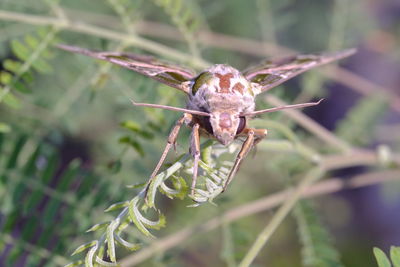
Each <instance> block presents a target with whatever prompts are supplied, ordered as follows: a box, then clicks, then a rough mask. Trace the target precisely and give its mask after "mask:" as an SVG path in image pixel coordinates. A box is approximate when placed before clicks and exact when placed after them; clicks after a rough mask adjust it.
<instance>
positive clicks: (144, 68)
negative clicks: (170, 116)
mask: <svg viewBox="0 0 400 267" xmlns="http://www.w3.org/2000/svg"><path fill="white" fill-rule="evenodd" d="M57 46H58V47H59V48H61V49H64V50H67V51H70V52H74V53H79V54H83V55H86V56H89V57H93V58H97V59H102V60H106V61H109V62H112V63H114V64H117V65H120V66H122V67H125V68H127V69H131V70H133V71H136V72H138V73H141V74H143V75H146V76H148V77H150V78H152V79H154V80H157V81H159V82H161V83H163V84H166V85H168V86H171V87H174V88H176V89H179V90H182V91H184V92H185V93H189V92H188V91H187V89H186V88H185V87H184V86H182V83H183V82H186V81H188V80H191V79H192V78H193V77H194V76H195V73H193V72H192V71H191V70H187V69H184V68H181V67H178V66H173V65H170V64H165V63H163V62H160V61H157V60H155V59H154V58H153V57H151V56H144V55H137V54H131V53H123V52H121V53H119V52H95V51H91V50H87V49H84V48H80V47H75V46H69V45H57Z"/></svg>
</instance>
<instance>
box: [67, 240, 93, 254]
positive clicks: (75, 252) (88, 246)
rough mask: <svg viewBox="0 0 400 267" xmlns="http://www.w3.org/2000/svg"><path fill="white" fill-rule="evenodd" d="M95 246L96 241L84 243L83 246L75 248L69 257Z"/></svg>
mask: <svg viewBox="0 0 400 267" xmlns="http://www.w3.org/2000/svg"><path fill="white" fill-rule="evenodd" d="M96 244H97V241H96V240H93V241H90V242H88V243H85V244H83V245H80V246H79V247H77V248H76V249H75V250H74V252H72V254H71V256H74V255H76V254H79V253H81V252H83V251H85V250H87V249H88V248H91V247H93V246H94V245H96Z"/></svg>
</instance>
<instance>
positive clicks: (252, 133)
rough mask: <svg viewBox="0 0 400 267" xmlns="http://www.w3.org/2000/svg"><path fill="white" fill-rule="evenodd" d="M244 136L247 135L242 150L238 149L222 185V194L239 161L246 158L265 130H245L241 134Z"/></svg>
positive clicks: (264, 133)
mask: <svg viewBox="0 0 400 267" xmlns="http://www.w3.org/2000/svg"><path fill="white" fill-rule="evenodd" d="M242 133H243V134H244V135H247V138H246V140H245V141H244V143H243V145H242V148H241V149H240V151H239V153H238V154H237V156H236V159H235V163H234V164H233V167H232V169H231V171H230V172H229V175H228V178H227V179H226V182H225V184H224V187H223V190H222V192H224V191H225V190H226V188H227V186H228V185H229V184H230V182H231V181H232V179H233V177H234V176H235V174H236V172H237V170H238V168H239V165H240V163H241V161H242V160H243V159H244V158H245V157H246V155H247V153H249V151H250V150H251V148H252V147H253V146H255V145H257V144H258V143H259V142H260V141H261V140H262V139H263V138H264V137H265V136H266V135H267V130H266V129H253V128H245V129H244V130H243V132H242Z"/></svg>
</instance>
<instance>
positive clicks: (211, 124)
mask: <svg viewBox="0 0 400 267" xmlns="http://www.w3.org/2000/svg"><path fill="white" fill-rule="evenodd" d="M203 118H204V119H203V120H204V125H203V126H204V128H205V129H206V130H207V132H209V133H210V134H212V135H213V136H214V137H215V138H216V139H217V140H218V141H219V142H220V143H221V144H223V145H225V146H226V145H229V144H230V143H232V142H233V140H234V139H235V137H236V136H237V135H238V134H240V133H241V132H242V131H243V129H244V128H245V126H246V118H245V117H241V116H238V114H236V113H234V112H229V111H222V112H212V113H210V116H209V117H203Z"/></svg>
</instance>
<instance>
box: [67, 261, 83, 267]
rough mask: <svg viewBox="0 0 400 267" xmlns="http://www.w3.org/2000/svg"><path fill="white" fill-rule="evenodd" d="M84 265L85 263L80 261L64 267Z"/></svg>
mask: <svg viewBox="0 0 400 267" xmlns="http://www.w3.org/2000/svg"><path fill="white" fill-rule="evenodd" d="M82 264H84V262H83V261H82V260H80V261H74V262H71V263H68V264H67V265H64V267H75V266H82Z"/></svg>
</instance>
